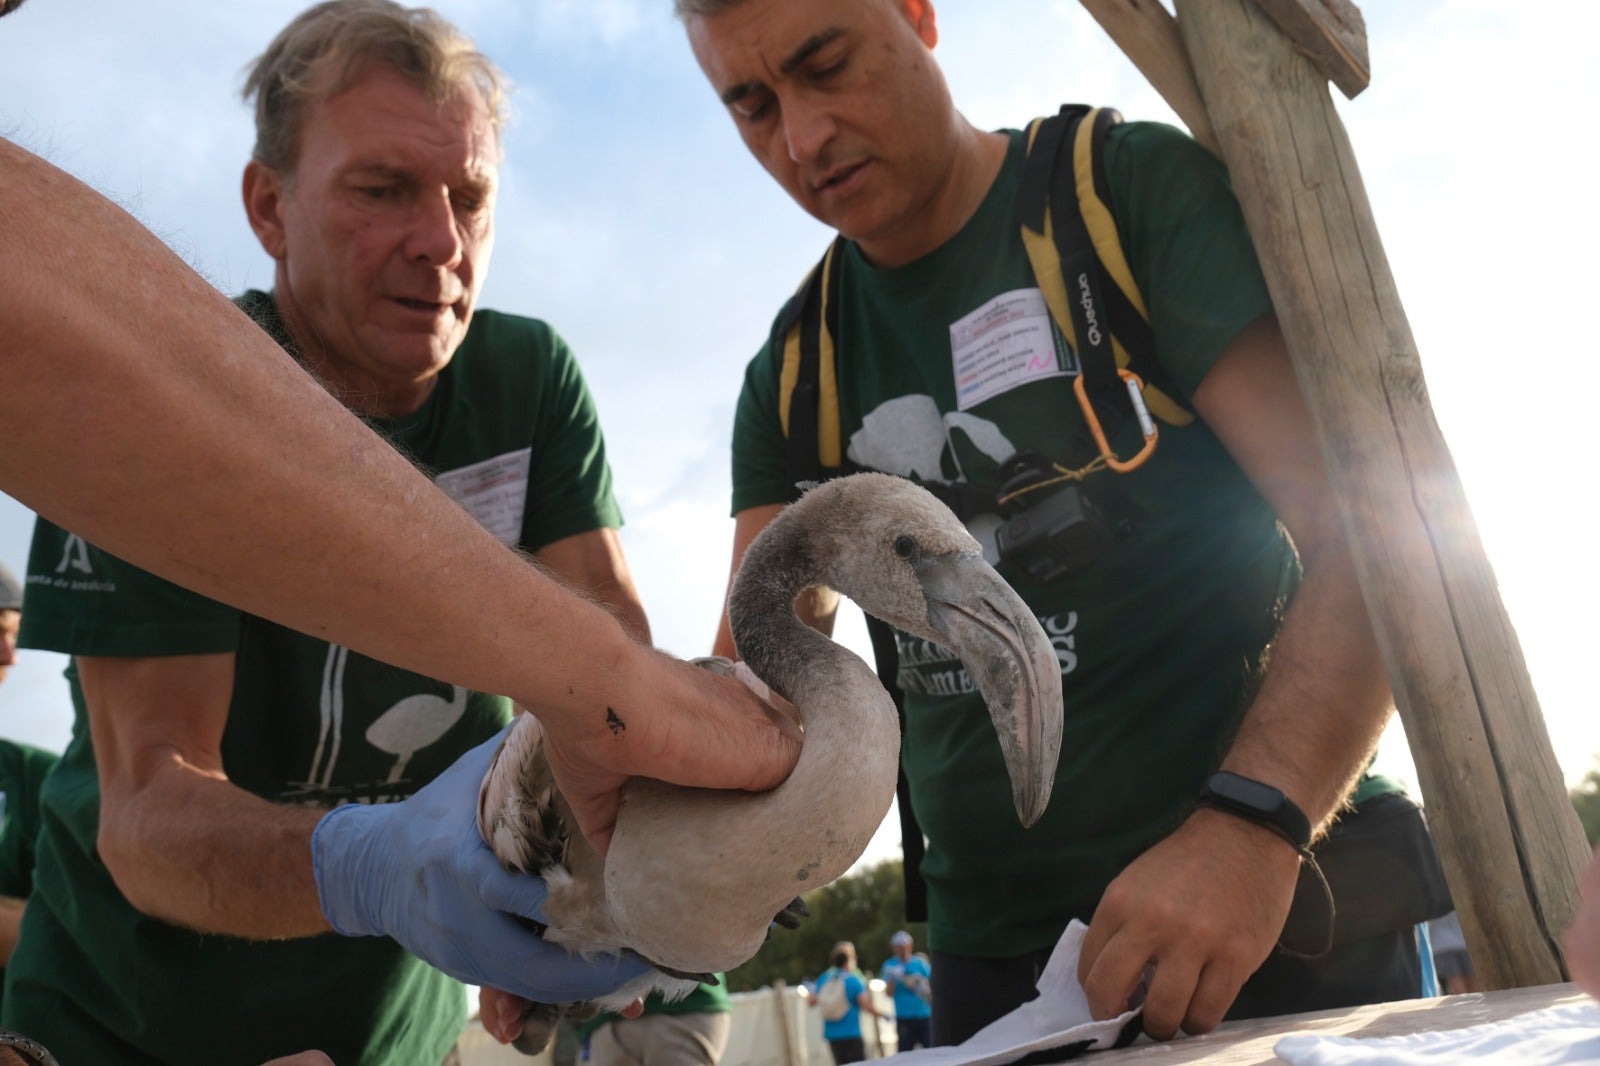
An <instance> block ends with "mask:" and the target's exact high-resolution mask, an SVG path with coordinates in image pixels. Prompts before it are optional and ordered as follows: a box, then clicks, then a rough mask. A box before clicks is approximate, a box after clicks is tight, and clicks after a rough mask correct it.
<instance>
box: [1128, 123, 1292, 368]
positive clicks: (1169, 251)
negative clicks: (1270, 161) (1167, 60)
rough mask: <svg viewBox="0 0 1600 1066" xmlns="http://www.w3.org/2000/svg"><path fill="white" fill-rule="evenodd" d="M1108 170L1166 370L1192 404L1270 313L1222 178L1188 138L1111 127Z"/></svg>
mask: <svg viewBox="0 0 1600 1066" xmlns="http://www.w3.org/2000/svg"><path fill="white" fill-rule="evenodd" d="M1106 171H1107V178H1108V179H1109V184H1110V187H1111V189H1112V200H1111V210H1112V214H1113V215H1114V216H1115V218H1116V222H1117V229H1118V232H1119V233H1120V235H1121V238H1122V246H1123V249H1124V252H1125V254H1126V255H1127V257H1128V263H1129V267H1130V269H1131V270H1132V271H1133V275H1134V280H1135V281H1136V282H1137V283H1138V286H1139V291H1140V292H1141V293H1142V294H1144V296H1145V300H1146V304H1147V307H1148V308H1149V311H1150V325H1151V329H1152V330H1153V331H1154V333H1155V341H1156V351H1157V353H1158V356H1159V358H1160V360H1161V365H1162V368H1163V369H1164V370H1166V372H1167V374H1168V375H1170V376H1171V378H1172V379H1173V381H1174V383H1175V384H1176V385H1177V386H1178V387H1179V388H1180V389H1181V390H1182V391H1183V393H1184V394H1185V396H1186V397H1192V396H1193V395H1194V391H1195V389H1197V388H1198V387H1199V385H1200V382H1201V381H1202V380H1204V378H1205V376H1206V374H1207V373H1208V372H1210V370H1211V367H1212V366H1213V365H1214V364H1215V363H1216V361H1217V358H1218V357H1219V356H1221V354H1222V352H1223V350H1224V349H1226V348H1227V346H1228V344H1229V343H1230V342H1231V341H1232V340H1233V338H1234V337H1235V336H1237V335H1238V333H1239V331H1240V330H1242V329H1243V328H1244V327H1245V326H1247V325H1249V324H1250V323H1251V322H1253V321H1255V320H1256V319H1257V318H1260V317H1261V316H1263V315H1269V314H1271V313H1272V299H1271V297H1270V295H1269V294H1268V292H1267V285H1266V281H1265V279H1263V277H1262V275H1261V266H1260V263H1259V261H1258V260H1257V258H1256V252H1255V245H1254V244H1253V243H1252V241H1251V238H1250V232H1249V230H1248V228H1247V227H1246V226H1245V222H1244V215H1243V213H1242V212H1241V211H1240V209H1239V201H1238V199H1237V198H1236V197H1235V195H1234V192H1233V186H1232V184H1231V182H1230V181H1229V179H1228V172H1227V170H1226V169H1225V168H1224V167H1223V165H1222V163H1221V161H1219V160H1218V159H1217V158H1216V156H1214V155H1212V154H1211V153H1210V152H1209V151H1207V150H1206V149H1205V148H1203V147H1202V146H1200V145H1199V144H1198V143H1196V142H1195V141H1194V140H1193V138H1191V137H1189V136H1188V135H1187V134H1185V133H1183V132H1182V131H1180V130H1177V129H1175V128H1173V127H1171V126H1166V125H1163V124H1161V123H1157V122H1131V123H1124V124H1122V125H1119V126H1116V127H1113V129H1112V131H1111V136H1110V137H1109V138H1108V139H1107V144H1106Z"/></svg>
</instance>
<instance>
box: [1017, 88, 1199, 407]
mask: <svg viewBox="0 0 1600 1066" xmlns="http://www.w3.org/2000/svg"><path fill="white" fill-rule="evenodd" d="M1121 121H1122V116H1121V115H1119V114H1118V113H1117V112H1116V111H1114V110H1112V109H1110V108H1089V107H1087V106H1085V105H1083V104H1068V105H1066V106H1065V107H1063V108H1062V109H1061V110H1060V112H1058V113H1057V114H1055V115H1052V116H1050V117H1049V118H1045V119H1038V120H1035V121H1034V122H1033V123H1032V124H1031V125H1030V126H1029V129H1028V155H1027V160H1026V161H1025V162H1024V164H1023V171H1022V175H1021V179H1020V183H1019V187H1018V198H1017V215H1018V222H1019V223H1020V226H1021V231H1022V242H1023V246H1024V248H1025V249H1026V250H1027V253H1028V259H1029V261H1030V263H1031V264H1032V266H1033V271H1034V277H1035V280H1036V281H1037V282H1038V283H1039V288H1040V291H1041V292H1042V293H1043V294H1044V298H1045V303H1046V304H1047V305H1048V306H1049V308H1050V313H1051V316H1052V317H1053V318H1054V319H1055V320H1056V323H1057V325H1058V326H1059V327H1060V328H1061V329H1062V330H1063V331H1064V332H1065V333H1066V334H1067V337H1068V340H1069V341H1070V342H1071V344H1072V346H1073V349H1074V350H1075V351H1076V352H1077V353H1078V358H1079V361H1080V364H1081V372H1082V374H1083V375H1084V386H1085V388H1086V391H1087V392H1088V394H1089V395H1090V396H1091V397H1093V398H1094V400H1095V403H1096V405H1097V406H1098V407H1102V408H1103V409H1104V410H1105V411H1106V412H1107V414H1108V415H1111V416H1112V417H1115V418H1120V417H1122V416H1124V415H1127V414H1129V413H1131V411H1132V406H1131V402H1130V401H1129V399H1128V396H1127V392H1126V390H1125V389H1124V388H1123V387H1122V385H1121V383H1120V381H1119V379H1118V375H1117V370H1118V368H1119V367H1127V368H1128V369H1131V370H1133V371H1134V372H1135V373H1137V374H1139V376H1140V377H1141V378H1143V379H1144V382H1145V390H1144V399H1145V403H1146V404H1147V405H1148V407H1149V409H1150V411H1151V413H1152V414H1154V415H1155V416H1156V417H1157V418H1159V419H1160V420H1161V421H1163V422H1166V423H1168V424H1170V425H1186V424H1188V423H1189V422H1190V421H1192V420H1193V418H1194V416H1193V414H1192V413H1191V412H1190V411H1189V410H1188V408H1187V407H1186V406H1185V405H1184V404H1182V403H1180V402H1178V401H1176V400H1174V399H1172V397H1173V396H1178V395H1181V393H1179V392H1178V391H1177V390H1176V389H1175V388H1173V386H1172V385H1171V382H1170V379H1169V377H1168V375H1167V374H1166V372H1165V370H1164V369H1163V368H1162V366H1161V363H1160V361H1159V360H1158V359H1157V358H1156V352H1155V335H1154V333H1153V331H1152V330H1151V328H1150V322H1149V316H1148V313H1147V311H1146V310H1145V305H1144V301H1143V298H1142V297H1141V296H1140V294H1139V289H1138V286H1137V285H1136V284H1135V283H1134V280H1133V274H1132V271H1131V270H1130V269H1129V267H1128V263H1127V259H1126V257H1125V256H1124V255H1123V252H1122V242H1121V238H1120V235H1119V234H1118V232H1117V228H1116V221H1115V219H1114V218H1113V217H1112V214H1111V210H1110V208H1109V206H1108V205H1109V203H1110V192H1109V181H1108V179H1107V177H1106V171H1105V163H1104V154H1105V153H1104V149H1105V141H1106V138H1107V136H1108V135H1109V133H1110V130H1111V128H1112V127H1113V126H1115V125H1116V124H1117V123H1119V122H1121Z"/></svg>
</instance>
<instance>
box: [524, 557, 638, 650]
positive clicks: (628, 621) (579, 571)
mask: <svg viewBox="0 0 1600 1066" xmlns="http://www.w3.org/2000/svg"><path fill="white" fill-rule="evenodd" d="M533 557H534V558H535V559H536V560H538V562H539V565H541V566H543V567H544V568H545V569H546V570H548V571H550V572H551V573H552V574H554V575H556V576H557V577H559V578H561V579H562V580H563V581H565V582H566V583H567V585H568V586H569V587H571V588H574V589H577V590H578V591H579V592H582V593H584V594H585V595H587V596H591V597H593V598H594V600H595V601H596V602H598V603H600V604H602V605H603V606H605V607H606V608H608V609H609V610H610V611H611V613H612V614H613V615H615V616H616V618H617V620H618V621H619V622H621V623H622V625H623V627H624V628H625V629H627V631H628V632H629V633H631V634H632V635H633V637H634V639H636V640H638V641H640V642H641V643H644V644H649V643H650V622H649V620H648V619H647V618H645V614H644V604H643V603H641V602H640V601H639V589H638V588H637V587H636V586H635V585H634V583H633V572H632V571H631V570H629V568H628V560H627V557H626V556H624V555H623V553H622V538H621V536H619V535H618V533H617V531H616V530H615V529H591V530H589V531H588V532H587V533H579V534H577V535H575V536H571V537H564V538H562V539H561V540H558V541H556V542H555V543H553V544H547V545H545V546H544V547H543V548H540V549H539V550H538V551H537V552H535V553H534V555H533Z"/></svg>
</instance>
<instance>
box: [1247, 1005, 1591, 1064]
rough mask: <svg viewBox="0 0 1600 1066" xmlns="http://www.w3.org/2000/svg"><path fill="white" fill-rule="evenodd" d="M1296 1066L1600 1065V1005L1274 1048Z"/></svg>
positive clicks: (1311, 1037)
mask: <svg viewBox="0 0 1600 1066" xmlns="http://www.w3.org/2000/svg"><path fill="white" fill-rule="evenodd" d="M1272 1050H1273V1052H1274V1053H1275V1054H1276V1055H1277V1056H1278V1058H1280V1059H1282V1060H1283V1061H1285V1062H1287V1063H1290V1064H1291V1066H1439V1064H1441V1063H1455V1062H1494V1063H1502V1064H1504V1066H1555V1064H1557V1063H1560V1064H1564V1066H1577V1064H1579V1063H1595V1064H1600V1004H1596V1003H1572V1004H1567V1005H1565V1006H1560V1007H1550V1008H1548V1009H1546V1010H1539V1011H1532V1012H1530V1013H1528V1014H1519V1015H1517V1016H1516V1017H1513V1018H1505V1019H1502V1020H1500V1021H1498V1022H1487V1023H1485V1024H1483V1025H1474V1026H1470V1027H1468V1028H1465V1029H1446V1030H1443V1031H1440V1032H1432V1033H1408V1034H1406V1035H1404V1036H1381V1037H1352V1036H1319V1035H1316V1034H1312V1033H1297V1034H1294V1035H1291V1036H1286V1037H1284V1038H1283V1039H1282V1040H1279V1041H1278V1043H1277V1044H1276V1046H1274V1047H1273V1049H1272Z"/></svg>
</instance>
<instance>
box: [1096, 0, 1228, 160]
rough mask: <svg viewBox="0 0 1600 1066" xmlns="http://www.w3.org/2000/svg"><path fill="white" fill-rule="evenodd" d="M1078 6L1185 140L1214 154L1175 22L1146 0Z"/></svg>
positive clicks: (1212, 137) (1208, 121)
mask: <svg viewBox="0 0 1600 1066" xmlns="http://www.w3.org/2000/svg"><path fill="white" fill-rule="evenodd" d="M1083 6H1084V9H1085V10H1087V11H1088V12H1089V14H1090V15H1091V16H1093V17H1094V20H1095V21H1096V22H1098V23H1100V28H1101V29H1103V30H1105V31H1106V36H1108V37H1110V38H1111V39H1112V40H1113V41H1115V42H1116V44H1117V47H1118V48H1120V49H1122V51H1123V54H1124V55H1126V56H1127V57H1128V58H1129V59H1130V60H1132V61H1133V65H1134V66H1135V67H1138V68H1139V73H1140V74H1143V75H1144V76H1145V80H1146V81H1148V82H1149V83H1150V85H1151V86H1152V87H1153V88H1154V89H1155V91H1156V92H1158V93H1160V94H1161V98H1162V99H1163V100H1165V101H1166V102H1167V106H1168V107H1170V108H1172V110H1173V111H1174V112H1175V113H1176V114H1177V116H1178V119H1179V120H1180V121H1181V122H1182V123H1183V124H1184V125H1185V126H1188V127H1189V135H1190V136H1192V137H1193V138H1194V139H1195V140H1197V141H1199V142H1200V143H1201V144H1203V145H1205V146H1206V147H1207V148H1209V149H1211V150H1212V151H1213V152H1215V151H1217V150H1218V149H1217V135H1216V134H1214V133H1212V132H1211V118H1210V116H1209V115H1207V114H1206V105H1205V101H1203V100H1201V99H1200V86H1199V85H1197V84H1196V83H1195V80H1194V71H1193V70H1192V69H1190V67H1189V55H1188V53H1187V52H1185V51H1184V50H1183V38H1182V37H1181V36H1180V35H1179V33H1178V23H1177V21H1176V20H1175V19H1174V18H1173V17H1172V16H1171V15H1170V14H1168V13H1167V9H1166V8H1164V7H1162V6H1161V5H1160V4H1158V3H1153V2H1151V0H1083Z"/></svg>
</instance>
